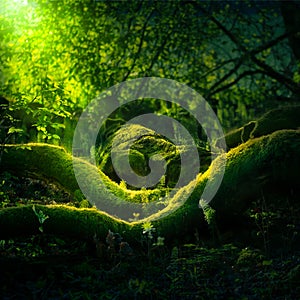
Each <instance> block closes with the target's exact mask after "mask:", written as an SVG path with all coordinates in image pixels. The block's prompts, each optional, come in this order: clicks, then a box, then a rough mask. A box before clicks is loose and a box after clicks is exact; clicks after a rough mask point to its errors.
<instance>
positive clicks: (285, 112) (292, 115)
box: [251, 106, 300, 138]
mask: <svg viewBox="0 0 300 300" xmlns="http://www.w3.org/2000/svg"><path fill="white" fill-rule="evenodd" d="M297 128H300V106H290V107H283V108H278V109H274V110H271V111H269V112H267V113H266V114H264V115H263V116H262V117H261V118H260V119H258V120H257V123H256V126H255V128H254V129H253V131H252V133H251V137H252V138H255V137H260V136H262V135H266V134H270V133H272V132H274V131H277V130H281V129H297Z"/></svg>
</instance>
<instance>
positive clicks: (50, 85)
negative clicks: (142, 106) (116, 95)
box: [0, 0, 300, 139]
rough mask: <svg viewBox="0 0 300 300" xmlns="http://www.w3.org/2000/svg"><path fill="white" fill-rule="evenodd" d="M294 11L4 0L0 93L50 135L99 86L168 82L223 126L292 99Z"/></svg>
mask: <svg viewBox="0 0 300 300" xmlns="http://www.w3.org/2000/svg"><path fill="white" fill-rule="evenodd" d="M291 11H293V18H292V17H290V18H288V17H287V16H288V14H290V15H291ZM297 12H299V5H298V4H297V2H293V1H289V3H281V2H277V1H266V2H261V1H238V2H231V1H204V2H203V1H126V2H125V1H95V0H90V1H87V0H78V1H72V0H63V1H48V0H28V1H10V0H4V1H2V2H1V14H0V43H1V48H0V66H1V70H0V71H1V81H2V82H1V83H2V84H1V94H2V95H4V96H6V97H7V98H9V99H10V100H11V102H12V103H13V105H12V106H14V107H17V108H20V107H22V108H25V110H27V111H28V112H29V113H31V114H33V116H34V119H35V122H33V123H34V126H35V127H36V128H37V130H38V131H40V132H41V133H42V134H43V137H44V139H46V138H47V137H48V138H50V137H52V138H53V139H59V138H60V132H61V131H62V130H63V128H64V127H65V126H66V124H64V122H63V121H61V118H64V119H72V118H74V117H76V116H78V115H79V114H80V112H81V111H82V109H83V108H84V107H85V106H86V105H87V104H88V103H89V102H90V101H91V100H92V99H93V98H94V97H96V96H97V95H98V94H99V93H100V92H101V91H103V90H105V89H106V88H109V87H110V86H112V85H114V84H117V83H119V82H122V81H125V80H128V79H132V78H137V77H145V76H156V77H162V78H170V79H174V80H177V81H179V82H182V83H185V84H187V85H189V86H190V87H192V88H194V89H195V90H196V91H198V92H199V93H201V94H202V95H203V96H204V97H205V99H206V100H207V101H208V102H209V103H210V104H211V105H212V107H213V108H214V110H215V111H216V112H217V115H218V117H219V118H220V120H221V123H222V125H223V126H224V128H225V130H228V129H231V128H233V127H236V126H240V125H241V124H244V123H245V122H246V121H248V120H250V119H252V118H253V117H255V116H257V114H261V113H262V112H265V111H266V110H267V109H269V108H270V107H272V108H273V107H277V106H279V105H282V104H284V103H285V101H286V100H288V101H289V102H291V101H293V100H294V99H296V98H297V97H298V96H299V91H300V87H299V82H300V74H299V56H298V57H297V52H295V51H297V50H296V49H297V39H296V38H295V37H297V35H296V34H295V32H297V31H298V30H299V24H297V16H298V15H299V13H298V15H297ZM293 20H294V21H293ZM293 22H294V23H293ZM298 23H299V22H298ZM298 42H299V41H298ZM291 46H292V47H291ZM297 59H298V60H297ZM33 104H35V106H33ZM50 127H51V128H52V131H53V128H54V133H55V134H52V135H51V134H50V133H49V132H50V130H49V128H50Z"/></svg>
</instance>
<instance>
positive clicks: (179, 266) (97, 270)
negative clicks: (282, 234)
mask: <svg viewBox="0 0 300 300" xmlns="http://www.w3.org/2000/svg"><path fill="white" fill-rule="evenodd" d="M72 201H73V200H72V198H71V197H70V196H69V195H68V194H66V193H64V192H62V191H60V190H58V189H57V188H56V187H55V186H49V184H48V185H45V184H44V183H43V182H40V181H38V180H31V179H20V178H17V177H14V176H12V175H10V174H9V173H5V174H2V175H1V178H0V209H5V208H6V207H10V206H18V205H24V204H38V203H39V204H41V203H42V204H52V203H68V204H69V205H74V202H72ZM292 229H293V234H294V235H297V234H298V231H299V228H292ZM259 232H260V231H259V230H257V233H259ZM264 237H265V239H264V240H265V243H262V247H256V246H254V245H252V244H251V243H249V245H246V244H245V243H244V242H243V243H241V242H239V241H238V240H232V242H230V243H227V240H226V239H225V240H224V241H222V242H221V241H220V240H212V239H211V238H210V239H209V238H206V239H205V238H204V239H202V238H201V239H199V237H197V235H196V236H195V234H194V233H191V237H189V238H187V239H186V240H185V241H177V242H174V244H173V245H168V246H167V245H163V244H162V245H154V244H153V243H151V241H149V240H145V239H143V236H142V233H141V243H140V244H141V245H140V247H136V248H133V249H132V252H130V255H121V254H120V253H116V252H114V251H112V249H109V247H108V245H107V244H106V243H105V241H103V243H102V244H101V246H102V250H101V249H100V250H99V247H98V248H97V244H96V243H97V242H93V241H84V242H83V241H78V240H75V239H70V238H65V237H58V236H52V235H48V234H45V233H42V232H41V233H40V234H38V235H34V236H28V237H18V238H12V239H8V240H1V241H0V270H1V272H0V298H1V299H7V300H8V299H243V300H246V299H249V300H250V299H300V286H299V282H300V247H299V245H295V244H293V243H292V242H290V243H286V244H285V245H282V247H281V248H280V249H273V248H271V247H269V246H268V244H267V240H266V236H264ZM290 240H291V239H290Z"/></svg>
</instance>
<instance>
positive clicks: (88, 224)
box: [0, 130, 300, 242]
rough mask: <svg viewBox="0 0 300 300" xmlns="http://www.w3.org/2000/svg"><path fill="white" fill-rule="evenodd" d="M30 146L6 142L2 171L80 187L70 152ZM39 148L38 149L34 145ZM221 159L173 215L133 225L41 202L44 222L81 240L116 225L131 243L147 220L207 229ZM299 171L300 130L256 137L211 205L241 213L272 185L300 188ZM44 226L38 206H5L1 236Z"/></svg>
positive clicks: (161, 227)
mask: <svg viewBox="0 0 300 300" xmlns="http://www.w3.org/2000/svg"><path fill="white" fill-rule="evenodd" d="M30 147H31V150H26V148H24V147H20V146H5V149H6V150H7V152H5V155H4V156H3V160H2V162H1V170H11V169H12V168H14V169H15V170H16V171H17V172H18V173H19V174H20V175H26V174H27V172H28V171H30V172H33V173H34V174H39V175H42V176H44V177H49V178H52V179H55V180H57V181H58V182H59V183H60V184H61V185H63V186H65V187H66V188H68V189H69V190H74V189H78V186H77V184H76V179H75V177H74V173H73V170H72V160H71V157H70V156H69V155H68V154H66V153H65V152H64V151H63V150H61V149H60V148H58V147H54V146H49V145H35V144H33V145H31V146H30ZM35 147H36V148H37V149H34V148H35ZM54 153H55V154H54ZM37 154H39V155H37ZM60 159H61V160H62V161H60ZM8 160H12V161H10V162H9V161H8ZM219 162H220V160H219V159H216V160H215V161H214V162H213V163H212V165H211V166H210V168H209V169H208V170H207V171H206V172H205V173H204V174H199V176H198V178H197V180H196V181H197V182H196V188H195V190H194V191H193V192H192V194H191V195H190V197H189V198H188V200H187V201H186V202H185V203H184V205H181V206H179V203H180V201H178V199H180V197H181V195H182V194H184V193H185V192H189V189H191V188H193V185H192V184H190V185H188V186H185V187H183V188H182V189H180V190H179V191H178V192H177V194H175V196H174V198H173V199H172V200H171V202H170V204H169V208H170V209H172V212H171V213H170V214H164V211H160V212H157V213H156V214H154V215H153V216H150V217H149V218H147V219H144V220H142V221H140V222H134V223H127V222H125V221H121V220H118V219H116V218H114V217H112V216H110V215H108V214H106V213H103V212H101V211H98V210H96V209H76V208H72V207H67V206H36V210H42V211H43V213H44V214H46V215H48V216H49V219H47V220H46V221H45V223H44V224H43V227H44V231H45V232H48V233H54V234H59V235H66V236H75V237H77V238H91V237H92V236H93V235H94V234H95V233H97V235H98V236H99V237H100V238H103V239H104V238H105V236H106V234H107V231H108V229H110V230H112V231H115V232H119V233H121V234H122V235H123V236H124V238H125V239H126V240H127V241H130V242H134V241H136V240H137V239H139V237H140V234H141V231H142V229H141V226H142V222H145V221H151V222H152V224H153V225H154V227H155V228H156V229H157V232H158V234H159V235H161V236H164V237H165V238H166V239H167V240H171V239H173V238H176V237H180V236H182V235H184V234H186V233H187V232H191V231H193V229H194V228H195V227H198V228H200V230H201V227H202V226H203V224H204V218H203V214H202V212H201V210H200V209H199V207H198V202H199V199H200V197H201V194H202V191H203V189H204V187H205V183H206V181H207V179H208V178H209V177H213V176H215V175H216V174H217V172H218V164H219ZM85 168H86V169H87V172H91V173H90V174H93V172H96V170H97V169H96V168H95V169H94V167H92V166H90V165H89V164H88V163H86V165H85ZM299 170H300V131H297V130H285V131H277V132H274V133H273V134H270V135H267V136H263V137H260V138H255V139H251V140H249V141H248V142H246V143H244V144H242V145H240V146H239V147H237V148H234V149H232V150H231V151H229V152H228V153H227V165H226V172H225V176H224V179H223V182H222V185H221V187H220V189H219V190H218V192H217V194H216V196H215V197H214V199H213V200H212V201H211V203H210V204H211V206H212V207H213V208H214V209H216V211H217V216H218V219H219V220H221V221H222V219H230V218H233V217H235V216H237V215H241V214H242V213H243V212H244V211H245V210H246V209H247V208H248V207H249V205H250V203H251V201H255V200H256V199H257V197H259V196H260V192H261V189H263V188H264V186H266V184H268V185H272V184H275V185H282V186H288V187H290V188H297V187H298V186H300V176H299ZM91 176H92V175H91ZM129 192H132V191H129ZM124 193H126V192H124ZM38 227H39V223H38V219H37V217H36V215H35V214H34V212H33V210H32V206H23V207H14V208H7V209H1V210H0V228H1V230H0V238H5V237H10V236H15V235H24V234H32V233H36V232H38Z"/></svg>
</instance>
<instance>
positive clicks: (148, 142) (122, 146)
mask: <svg viewBox="0 0 300 300" xmlns="http://www.w3.org/2000/svg"><path fill="white" fill-rule="evenodd" d="M113 141H114V149H113V151H114V152H116V153H118V159H117V161H116V162H115V163H116V164H117V167H118V168H119V169H123V168H122V159H124V158H126V156H127V153H128V152H127V149H129V148H130V152H129V162H130V164H131V167H132V169H133V170H134V171H135V173H136V174H138V175H140V176H147V175H148V174H149V173H150V172H151V170H150V167H149V165H148V163H149V159H150V158H151V157H154V156H155V155H157V154H159V155H161V157H163V159H164V160H165V163H166V174H165V185H166V187H174V186H175V185H176V183H177V181H178V178H179V175H180V171H181V158H180V155H182V154H184V153H189V151H190V146H189V145H188V146H184V145H180V146H177V147H176V145H174V144H173V143H172V142H170V141H169V140H168V139H166V138H165V137H163V136H161V135H160V134H157V133H156V132H155V131H153V130H151V129H148V128H146V127H143V126H141V125H137V124H127V125H126V126H123V127H122V128H121V129H119V130H118V131H117V132H116V134H115V135H114V137H111V139H110V142H106V147H105V148H103V147H101V150H99V151H101V154H99V155H98V160H99V167H100V169H101V170H102V171H103V172H104V173H105V174H106V175H107V176H108V177H109V178H110V179H112V180H114V181H116V182H118V183H119V182H120V178H119V177H118V175H117V174H116V172H115V169H114V167H113V165H112V161H111V155H110V153H111V151H112V142H113ZM129 146H131V147H129ZM102 151H103V153H102ZM199 152H201V153H202V154H203V158H204V159H203V164H202V165H201V171H204V170H206V169H207V167H208V164H209V163H210V161H208V160H207V159H206V158H207V157H206V156H207V151H204V150H201V151H200V150H199ZM191 167H193V168H194V167H196V166H191ZM160 186H161V184H160ZM129 187H130V186H129ZM131 188H132V187H131Z"/></svg>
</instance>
